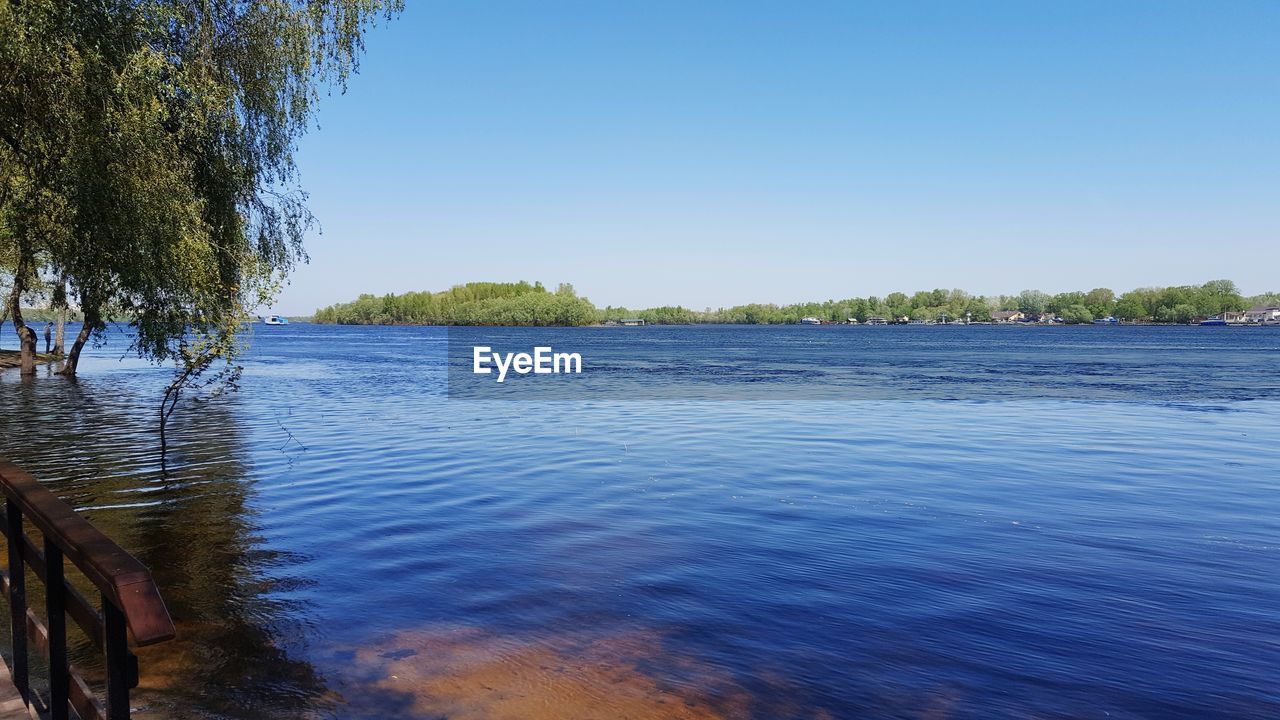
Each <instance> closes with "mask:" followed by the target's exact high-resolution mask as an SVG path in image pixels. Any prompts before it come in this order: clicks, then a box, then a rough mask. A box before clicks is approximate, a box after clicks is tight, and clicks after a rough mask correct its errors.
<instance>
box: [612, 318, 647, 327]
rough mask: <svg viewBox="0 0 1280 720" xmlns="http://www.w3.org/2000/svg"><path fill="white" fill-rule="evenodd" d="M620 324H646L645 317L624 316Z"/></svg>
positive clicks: (630, 325)
mask: <svg viewBox="0 0 1280 720" xmlns="http://www.w3.org/2000/svg"><path fill="white" fill-rule="evenodd" d="M618 324H619V325H626V326H628V327H636V326H639V325H644V319H643V318H624V319H622V320H619V321H618Z"/></svg>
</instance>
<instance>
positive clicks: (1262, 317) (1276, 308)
mask: <svg viewBox="0 0 1280 720" xmlns="http://www.w3.org/2000/svg"><path fill="white" fill-rule="evenodd" d="M1244 322H1247V323H1264V324H1267V325H1273V324H1276V323H1280V305H1258V306H1257V307H1251V308H1249V309H1248V310H1245V311H1244Z"/></svg>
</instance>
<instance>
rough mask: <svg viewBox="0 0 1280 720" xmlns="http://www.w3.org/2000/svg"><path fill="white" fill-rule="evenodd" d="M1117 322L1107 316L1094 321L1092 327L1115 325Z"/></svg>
mask: <svg viewBox="0 0 1280 720" xmlns="http://www.w3.org/2000/svg"><path fill="white" fill-rule="evenodd" d="M1118 322H1120V321H1119V320H1117V319H1115V318H1114V317H1113V316H1111V315H1108V316H1106V317H1104V318H1098V319H1097V320H1094V321H1093V324H1094V325H1115V324H1116V323H1118Z"/></svg>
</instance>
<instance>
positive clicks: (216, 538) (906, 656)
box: [0, 324, 1280, 720]
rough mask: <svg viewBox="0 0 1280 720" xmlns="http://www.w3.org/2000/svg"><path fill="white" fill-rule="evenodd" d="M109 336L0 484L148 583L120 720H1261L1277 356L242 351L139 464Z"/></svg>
mask: <svg viewBox="0 0 1280 720" xmlns="http://www.w3.org/2000/svg"><path fill="white" fill-rule="evenodd" d="M451 335H452V337H451ZM107 337H108V341H107V343H106V345H105V346H104V347H101V348H96V349H93V350H92V351H90V352H88V353H87V357H86V358H85V360H84V361H83V362H82V367H81V373H82V377H81V379H80V381H79V382H77V383H75V384H72V383H67V382H64V381H62V380H61V379H58V378H52V377H47V371H46V370H45V369H41V370H40V377H39V378H38V379H37V380H36V382H34V383H31V384H23V383H22V382H20V380H19V377H18V375H17V374H16V371H5V372H3V373H0V438H3V440H2V441H0V454H2V455H4V456H7V457H8V458H10V459H11V460H13V461H14V462H17V463H19V464H21V465H23V466H25V467H26V468H27V469H29V470H30V471H32V472H33V473H34V474H36V475H37V477H40V478H41V479H42V480H44V481H45V482H46V483H47V484H48V485H49V486H50V487H51V488H53V489H54V490H55V491H56V492H57V493H58V494H59V495H61V496H62V497H64V498H66V499H67V500H68V501H69V502H71V503H72V504H74V505H75V506H76V507H78V508H80V509H81V510H82V512H83V513H84V515H85V516H86V517H88V518H89V519H90V520H91V521H92V522H94V523H95V524H96V525H98V526H99V527H101V528H102V529H103V530H104V531H105V532H106V533H107V534H108V535H110V536H111V537H113V538H114V539H116V540H117V541H118V542H120V543H121V544H122V545H124V546H125V547H126V548H127V549H129V550H130V551H132V552H134V553H135V554H136V555H137V556H138V557H139V558H140V559H142V560H143V562H145V563H147V564H148V565H149V566H150V567H151V568H152V570H153V573H154V574H155V576H156V579H157V581H158V582H159V583H160V585H161V590H162V592H163V593H164V595H165V598H166V600H167V601H168V603H169V605H170V609H171V611H172V613H173V615H174V618H175V622H176V624H177V626H178V630H179V640H178V641H175V642H173V643H169V644H166V645H162V646H158V647H155V648H145V649H143V650H142V651H140V653H139V654H140V658H141V663H142V671H143V687H142V688H141V690H140V691H139V692H138V694H137V702H136V703H135V705H137V706H138V707H139V708H140V709H141V710H142V711H141V712H139V713H138V716H139V717H172V718H328V717H333V718H356V719H366V718H367V719H373V718H378V719H394V718H451V719H454V720H459V719H466V720H471V719H475V720H479V719H480V718H488V719H495V718H496V719H499V720H506V719H508V718H509V719H513V720H514V719H516V718H522V719H524V720H538V719H543V718H545V719H550V718H602V719H603V718H621V717H627V718H637V719H649V718H693V719H714V718H759V719H772V718H814V719H824V718H826V719H830V718H1116V719H1123V718H1274V717H1280V512H1278V511H1280V402H1277V401H1278V400H1280V329H1234V328H1197V327H1095V326H1085V327H1041V328H1022V327H992V326H983V327H828V326H823V327H723V326H721V327H670V328H669V327H647V328H582V329H574V330H563V329H560V330H557V329H546V330H540V329H524V328H502V329H479V330H477V329H471V330H455V331H453V332H452V333H450V332H449V331H446V330H445V329H443V328H406V327H385V328H384V327H333V326H316V325H307V324H293V325H289V326H284V327H263V326H257V327H256V328H255V330H254V333H253V336H252V345H251V349H250V351H249V353H248V354H247V356H246V357H245V359H244V366H245V370H244V377H243V380H242V383H241V385H242V387H241V389H240V390H239V391H238V392H236V393H234V394H231V395H229V396H226V397H223V398H220V399H216V400H212V401H209V402H200V403H189V404H185V405H183V406H182V407H181V408H180V409H179V410H178V412H177V413H176V414H175V415H174V416H173V418H172V420H171V431H170V432H171V446H170V449H169V452H168V454H167V457H165V458H163V460H162V458H161V456H160V454H159V447H158V439H157V434H156V427H155V417H156V412H157V409H158V405H159V397H160V393H161V388H162V387H163V385H164V383H165V381H166V379H167V373H166V372H165V371H162V370H157V369H155V368H152V367H150V366H147V365H145V364H142V363H139V362H138V361H136V360H130V359H126V360H123V361H121V360H120V356H121V355H122V354H123V353H125V351H126V348H127V341H126V339H125V338H124V337H123V335H122V329H121V328H113V329H112V330H111V332H109V333H108V336H107ZM482 338H490V339H492V343H493V344H494V345H495V346H511V347H533V346H535V345H539V344H548V343H549V344H552V345H554V346H555V347H556V349H557V350H559V349H561V348H565V349H572V348H582V354H583V358H584V366H585V367H584V372H583V373H582V375H581V376H542V377H535V376H532V375H531V376H522V377H520V378H519V379H518V380H519V382H513V383H511V384H510V385H508V384H507V383H504V384H503V385H502V386H501V387H502V388H504V389H503V390H501V391H500V392H499V394H496V395H495V394H492V393H493V392H494V390H493V388H492V387H490V386H485V387H480V386H475V388H473V390H475V393H473V394H471V395H468V394H467V393H465V392H463V391H462V390H463V389H464V388H463V384H464V382H469V381H472V380H478V379H483V380H485V381H488V380H489V378H487V377H485V376H474V377H471V376H470V373H468V372H466V369H465V367H462V366H460V364H459V353H460V352H463V351H465V350H466V348H468V347H469V346H470V345H471V344H472V343H473V342H476V341H478V340H479V339H482ZM0 346H3V347H7V348H13V347H14V346H15V342H14V340H13V334H12V330H11V328H6V329H5V331H4V335H3V343H2V344H0ZM593 363H594V365H593ZM535 380H536V381H539V382H543V381H545V382H558V383H561V384H560V385H544V386H543V387H555V388H559V389H563V388H565V387H570V386H568V385H566V384H565V383H567V382H577V383H578V384H577V385H573V386H572V388H573V390H572V391H571V392H567V393H560V394H556V393H552V394H550V395H546V396H543V395H539V393H538V392H536V388H534V386H533V384H532V383H533V381H535ZM526 392H527V394H521V393H526ZM76 659H77V660H78V661H79V662H81V663H83V664H92V662H93V659H92V658H91V657H88V656H87V655H86V654H85V650H84V648H83V647H82V648H79V650H78V653H77V658H76Z"/></svg>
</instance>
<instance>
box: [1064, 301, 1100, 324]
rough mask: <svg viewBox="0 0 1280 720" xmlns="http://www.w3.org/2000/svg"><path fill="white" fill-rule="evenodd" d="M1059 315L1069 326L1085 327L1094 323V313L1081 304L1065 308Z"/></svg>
mask: <svg viewBox="0 0 1280 720" xmlns="http://www.w3.org/2000/svg"><path fill="white" fill-rule="evenodd" d="M1058 315H1059V317H1061V318H1062V322H1064V323H1067V324H1068V325H1084V324H1087V323H1091V322H1093V313H1091V312H1090V311H1089V308H1087V307H1085V306H1084V305H1081V304H1079V303H1077V304H1075V305H1069V306H1067V307H1065V308H1063V309H1062V310H1061V311H1059V313H1058Z"/></svg>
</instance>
